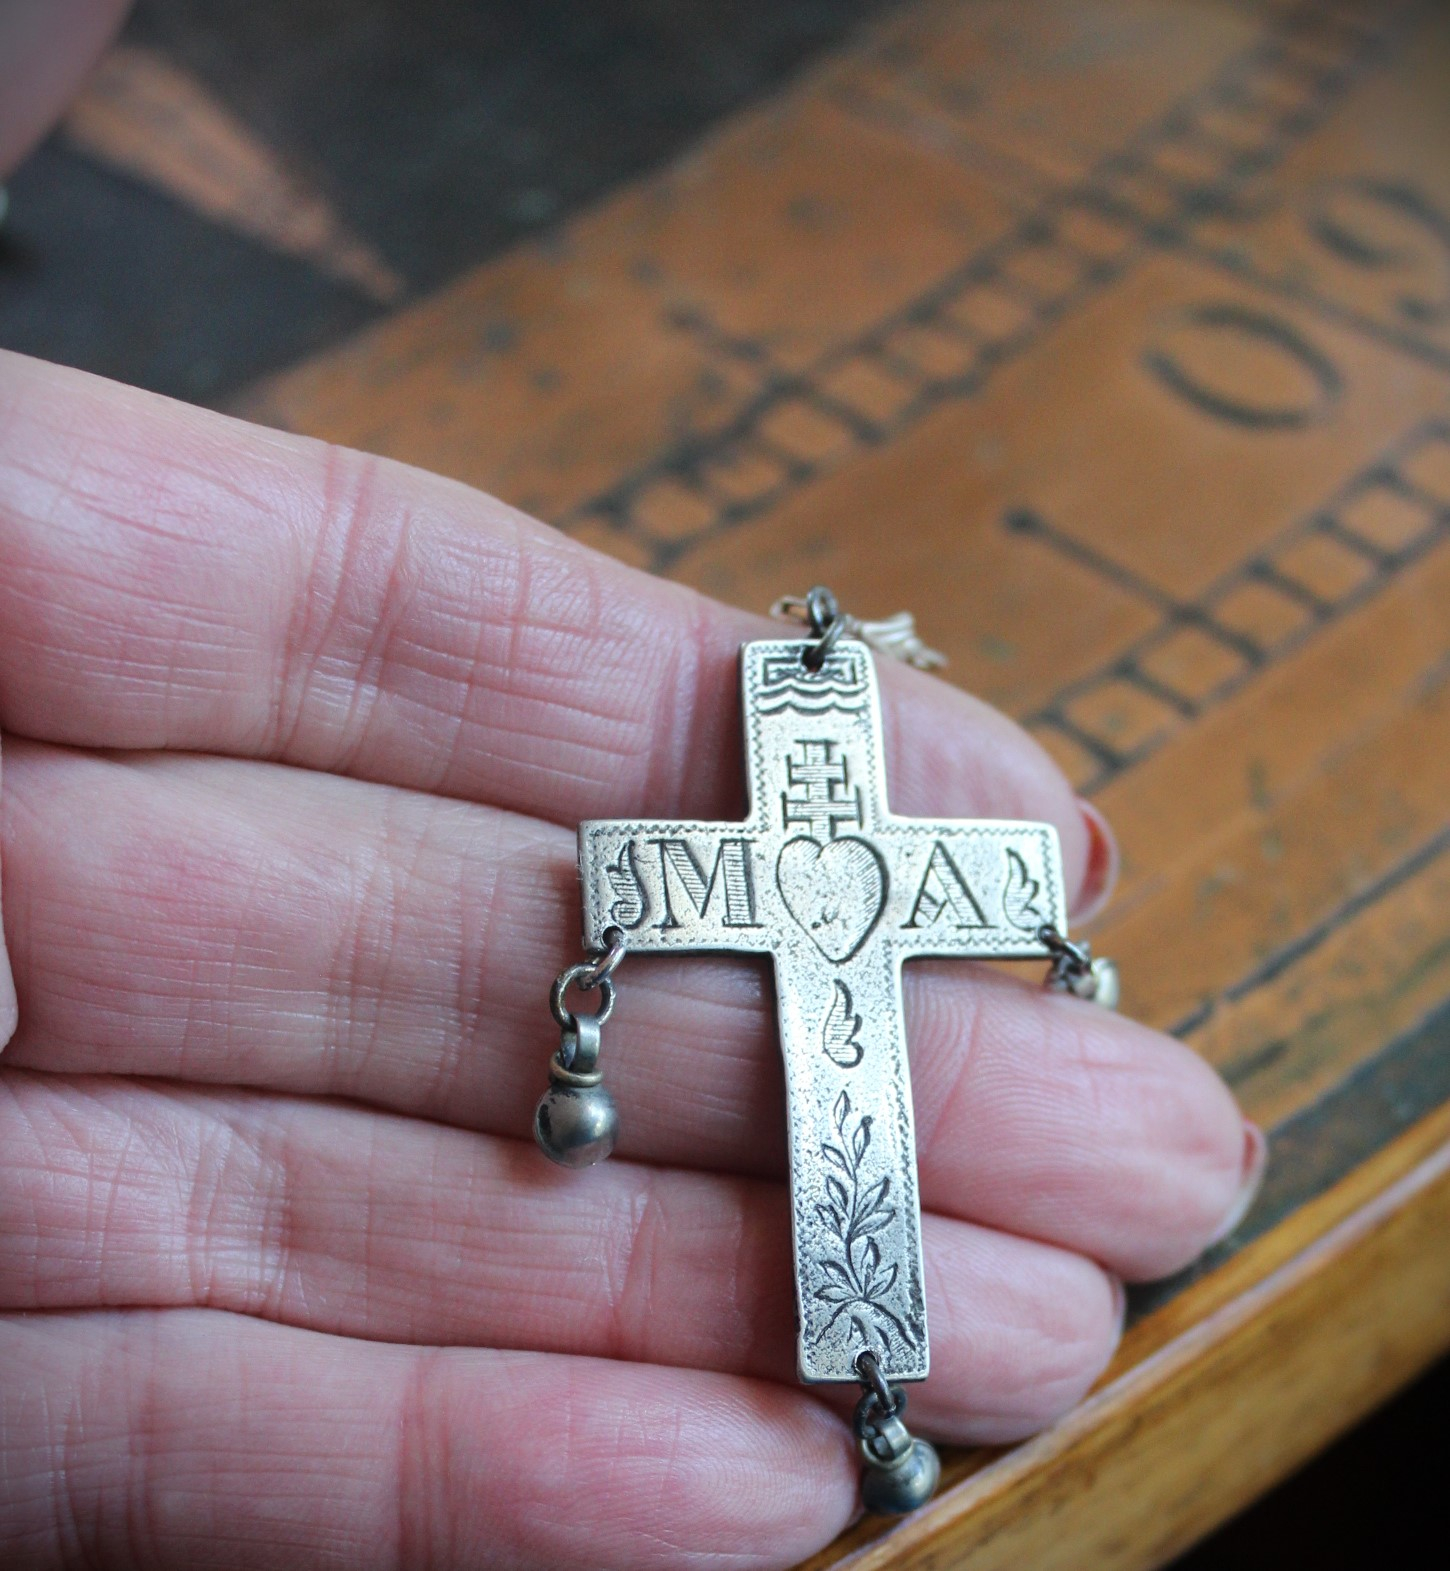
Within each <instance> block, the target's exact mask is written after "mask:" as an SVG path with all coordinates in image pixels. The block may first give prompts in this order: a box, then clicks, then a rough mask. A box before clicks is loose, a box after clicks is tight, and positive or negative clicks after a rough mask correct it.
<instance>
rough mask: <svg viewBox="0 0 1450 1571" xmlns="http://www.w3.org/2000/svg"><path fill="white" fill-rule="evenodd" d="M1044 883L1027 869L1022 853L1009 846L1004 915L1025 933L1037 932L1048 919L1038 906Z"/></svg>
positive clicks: (1003, 901) (1003, 898) (1003, 906)
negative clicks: (1039, 881)
mask: <svg viewBox="0 0 1450 1571" xmlns="http://www.w3.org/2000/svg"><path fill="white" fill-rule="evenodd" d="M1041 892H1042V885H1041V884H1040V883H1038V881H1037V880H1036V879H1035V878H1034V877H1033V876H1032V875H1031V873H1029V872H1028V871H1027V864H1026V862H1024V861H1023V860H1022V857H1021V854H1020V853H1019V852H1017V851H1014V850H1013V849H1012V848H1011V847H1010V846H1009V847H1008V848H1007V884H1006V887H1005V888H1004V889H1003V891H1002V915H1003V916H1005V917H1006V918H1007V920H1008V921H1009V922H1010V923H1011V924H1012V926H1013V927H1016V928H1020V929H1021V930H1022V931H1023V932H1024V933H1035V932H1036V931H1037V929H1038V928H1039V927H1041V926H1042V924H1043V923H1044V922H1045V921H1046V920H1047V918H1046V917H1044V916H1043V914H1042V912H1041V911H1040V910H1038V908H1037V897H1038V895H1039V894H1040V893H1041Z"/></svg>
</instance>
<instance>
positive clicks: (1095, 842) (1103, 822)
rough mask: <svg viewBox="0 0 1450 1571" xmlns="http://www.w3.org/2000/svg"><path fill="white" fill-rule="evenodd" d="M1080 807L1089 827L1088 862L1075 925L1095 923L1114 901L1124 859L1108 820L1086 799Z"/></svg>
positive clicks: (1083, 799) (1075, 913) (1078, 894)
mask: <svg viewBox="0 0 1450 1571" xmlns="http://www.w3.org/2000/svg"><path fill="white" fill-rule="evenodd" d="M1077 805H1078V811H1079V812H1080V813H1081V814H1082V818H1083V823H1085V824H1086V825H1087V832H1088V859H1087V870H1086V871H1085V872H1084V874H1083V880H1082V887H1081V888H1080V889H1079V890H1078V893H1077V902H1076V904H1075V905H1074V906H1073V909H1072V918H1073V921H1075V922H1091V921H1092V919H1093V918H1094V917H1095V916H1096V915H1097V914H1098V912H1099V911H1101V910H1102V908H1103V907H1104V906H1105V905H1106V904H1107V903H1108V901H1109V900H1111V899H1112V898H1113V890H1114V888H1116V886H1117V882H1118V869H1119V867H1120V866H1121V865H1122V856H1121V854H1120V852H1119V851H1118V838H1117V836H1116V835H1115V834H1114V833H1113V831H1112V829H1111V828H1110V827H1109V826H1108V821H1107V819H1106V818H1104V817H1103V815H1102V814H1101V813H1100V812H1099V811H1098V809H1097V808H1096V807H1094V806H1093V804H1092V803H1091V802H1089V801H1088V800H1087V799H1086V798H1085V797H1078V799H1077Z"/></svg>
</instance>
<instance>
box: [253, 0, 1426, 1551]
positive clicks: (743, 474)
mask: <svg viewBox="0 0 1450 1571" xmlns="http://www.w3.org/2000/svg"><path fill="white" fill-rule="evenodd" d="M1447 155H1450V12H1447V11H1446V10H1445V9H1444V8H1436V7H1430V6H1426V7H1397V6H1389V5H1383V6H1379V5H1360V6H1355V5H1322V6H1310V7H1299V6H1292V7H1290V6H1281V5H1269V4H1265V5H1254V4H1248V3H1244V4H1233V3H1230V0H1111V3H1109V0H1089V3H1081V4H1077V3H1072V4H1069V3H1066V0H1047V3H1042V4H1038V5H1033V6H1023V5H1020V4H1014V3H1008V0H985V3H977V4H970V3H958V0H942V3H927V4H920V5H915V6H910V7H906V8H903V9H902V10H900V11H899V12H897V13H895V14H894V15H893V16H892V17H891V19H890V20H889V21H888V22H887V23H886V24H885V25H884V26H881V27H878V28H876V29H874V30H872V31H869V32H867V33H865V34H863V35H862V36H861V37H860V38H859V39H858V40H857V42H856V43H855V45H854V46H853V47H851V48H850V49H848V50H846V51H844V52H843V53H841V54H840V55H839V56H837V57H835V58H833V59H831V60H829V61H827V62H826V63H825V64H824V65H822V66H820V67H818V68H817V69H815V70H813V71H812V72H811V73H810V74H809V75H808V76H807V77H806V78H805V79H804V80H802V81H800V82H799V83H797V84H796V85H795V86H794V87H792V88H791V89H790V90H789V91H788V92H786V93H785V94H784V95H782V96H781V97H779V98H778V99H776V100H775V101H772V102H770V103H768V104H766V105H764V106H762V107H760V108H757V109H755V110H752V111H751V112H749V113H748V114H746V115H744V116H743V117H741V118H739V119H737V120H735V121H733V122H731V123H728V124H727V125H725V126H724V127H723V128H721V129H719V130H718V131H717V132H716V133H714V134H713V135H711V136H710V137H709V138H708V139H707V140H706V141H705V142H704V143H703V144H702V145H701V146H699V147H698V148H697V149H695V150H694V151H693V152H692V153H691V154H690V155H689V156H688V157H686V158H685V159H683V160H682V161H680V162H679V163H678V164H677V165H675V166H674V167H672V168H670V169H668V170H666V171H665V172H663V173H662V174H660V175H658V176H656V177H653V178H651V179H649V180H648V181H646V182H644V183H643V184H640V185H638V186H636V187H633V188H631V189H629V190H627V191H625V192H623V193H622V194H619V195H617V196H615V197H613V198H612V199H610V200H609V201H608V202H606V203H604V204H603V205H602V206H600V207H598V208H596V209H595V210H593V211H591V212H589V213H587V214H586V215H585V216H584V217H582V218H581V219H578V220H577V221H575V222H573V223H571V224H569V225H568V226H567V227H565V228H564V229H562V230H560V231H558V232H557V233H555V234H553V235H551V236H549V237H548V239H547V240H546V241H544V242H542V243H540V244H539V245H537V246H533V247H530V248H528V249H526V250H522V251H519V252H516V253H514V254H511V255H509V256H506V257H505V258H503V259H502V260H500V261H497V262H493V263H490V264H488V265H486V266H483V267H481V268H479V269H478V270H477V271H476V272H474V273H472V274H470V275H467V276H465V277H463V278H462V279H460V280H459V281H457V282H456V283H454V284H452V285H450V286H449V287H447V288H445V289H444V290H443V291H441V292H440V293H439V294H437V295H435V296H433V297H432V298H429V299H427V300H425V301H423V302H422V303H421V304H416V305H412V306H409V307H408V308H406V309H404V310H401V311H399V312H398V313H397V314H395V315H393V316H392V317H391V318H389V319H388V320H387V321H385V322H384V323H383V324H382V325H380V326H378V327H376V328H374V329H371V330H369V331H368V332H366V333H364V334H363V335H361V336H360V337H358V338H357V339H355V340H353V341H351V342H349V343H346V344H344V345H342V346H340V347H338V348H336V349H333V350H331V351H329V352H327V353H326V354H324V355H322V356H320V357H319V358H317V359H315V360H312V361H310V362H308V363H306V364H302V365H299V366H297V367H295V368H293V369H292V370H290V371H288V372H286V373H284V374H283V375H281V376H278V377H276V378H273V379H271V380H270V381H269V382H267V383H266V384H265V385H263V386H260V387H257V388H254V389H252V390H251V391H250V392H249V393H248V394H246V395H245V396H244V397H243V398H242V399H240V400H239V401H238V404H237V407H239V408H241V409H243V410H244V411H246V412H247V413H250V414H252V415H253V416H255V417H258V418H262V419H266V420H269V421H272V422H274V423H277V424H280V425H285V426H288V427H291V428H294V429H297V430H302V431H308V432H313V433H316V434H319V435H322V436H325V437H329V438H332V439H335V440H338V441H342V442H346V443H350V444H353V445H356V446H361V447H364V448H369V449H372V450H374V451H378V452H383V453H387V454H391V455H394V456H398V457H401V458H405V459H408V460H411V461H413V462H415V463H419V464H423V465H427V466H429V467H432V468H436V469H440V470H443V471H445V472H447V473H449V474H453V475H456V476H459V477H461V478H463V479H466V480H469V481H472V482H474V483H475V484H478V485H480V486H483V487H485V488H487V489H489V490H492V491H494V492H496V493H498V494H500V495H502V496H504V497H506V498H507V499H509V500H510V501H513V502H515V503H517V504H518V505H520V506H522V507H525V508H528V509H530V510H532V511H534V512H536V513H538V514H540V515H541V516H543V517H545V518H548V519H550V520H552V521H554V522H556V523H558V524H559V525H560V526H561V527H563V528H565V529H567V530H570V531H571V532H573V533H576V534H578V535H579V536H580V537H582V538H585V539H587V540H589V541H590V542H591V543H593V544H596V545H598V546H600V547H602V548H603V549H605V550H608V551H612V552H614V553H616V554H617V555H619V556H620V557H622V558H624V559H626V560H629V561H633V562H636V563H638V564H640V565H642V566H646V567H649V568H652V569H654V570H656V571H660V572H664V573H668V574H670V575H673V576H676V577H679V578H681V579H684V580H687V581H689V582H691V583H694V584H697V585H699V586H700V587H702V588H704V589H706V590H709V591H711V592H712V593H715V594H718V595H721V596H723V597H725V598H727V599H731V600H735V601H738V602H740V603H741V604H744V605H749V606H753V607H762V606H764V605H765V604H767V603H768V602H769V601H770V600H771V599H773V598H774V597H775V596H776V595H777V594H779V593H781V592H784V591H799V590H802V589H804V588H805V587H806V586H807V585H809V584H811V583H813V582H818V581H824V582H828V583H830V584H831V585H832V586H833V587H834V588H836V590H837V591H838V592H839V594H840V595H841V597H842V599H843V600H844V601H845V602H846V603H847V604H848V605H850V606H852V607H854V608H856V609H858V610H860V611H861V612H862V613H864V614H868V615H871V614H878V613H886V612H890V611H893V610H896V609H898V608H899V607H901V606H903V605H905V606H910V607H912V608H913V609H915V611H916V612H917V614H918V616H919V618H920V620H921V622H922V625H923V630H924V631H925V633H926V635H927V636H928V638H929V639H930V640H931V641H932V642H933V643H936V644H938V645H940V646H941V647H943V648H944V649H945V650H946V651H947V652H948V653H949V654H950V656H951V660H952V666H951V669H950V675H951V677H952V678H953V679H954V680H956V681H958V682H960V683H962V684H963V685H965V686H967V687H969V688H971V689H973V690H975V691H977V692H979V693H981V694H983V695H984V696H985V697H987V698H989V699H990V700H992V701H993V702H994V703H997V704H1000V705H1002V706H1003V707H1005V708H1007V709H1008V710H1009V711H1011V712H1012V713H1014V714H1016V715H1018V716H1019V717H1020V718H1021V719H1022V720H1023V721H1024V723H1026V724H1028V725H1029V726H1030V727H1031V728H1032V729H1033V730H1034V731H1035V732H1036V733H1037V734H1038V735H1039V736H1040V737H1041V738H1042V739H1043V741H1044V742H1045V743H1046V745H1047V746H1048V747H1049V748H1050V749H1051V750H1052V751H1053V752H1054V753H1055V755H1056V756H1057V757H1058V758H1059V759H1060V760H1061V761H1062V763H1063V765H1064V767H1065V768H1066V769H1067V771H1068V773H1069V774H1070V775H1071V776H1072V777H1073V778H1074V780H1075V781H1076V782H1077V784H1078V785H1079V786H1080V788H1082V789H1083V790H1084V791H1086V792H1089V793H1091V794H1092V795H1094V796H1095V798H1096V799H1097V800H1098V802H1099V803H1100V804H1101V805H1102V807H1103V808H1104V810H1105V811H1106V812H1107V814H1108V815H1109V817H1110V818H1111V820H1112V821H1113V823H1114V825H1115V826H1116V828H1117V830H1118V832H1119V835H1120V837H1121V839H1122V842H1123V848H1124V853H1125V869H1124V878H1123V883H1122V887H1121V891H1120V893H1119V896H1118V898H1117V900H1116V901H1115V903H1114V906H1113V908H1112V909H1111V910H1110V912H1109V913H1108V914H1107V916H1106V918H1105V919H1104V920H1103V921H1102V922H1101V924H1100V931H1099V932H1098V933H1096V934H1095V935H1094V937H1095V938H1096V939H1098V940H1099V941H1100V944H1101V947H1102V948H1103V949H1105V950H1106V951H1108V952H1110V953H1113V954H1114V955H1115V956H1116V957H1117V958H1118V959H1119V961H1120V963H1121V965H1122V968H1123V976H1124V1007H1125V1008H1126V1009H1127V1010H1128V1011H1130V1012H1132V1013H1134V1014H1136V1015H1138V1016H1139V1017H1141V1018H1143V1019H1146V1020H1149V1021H1151V1022H1152V1023H1154V1024H1156V1025H1160V1026H1163V1027H1166V1028H1170V1029H1175V1030H1177V1031H1179V1032H1180V1033H1181V1034H1183V1035H1185V1036H1186V1037H1187V1039H1188V1040H1189V1041H1190V1042H1192V1043H1193V1045H1194V1046H1195V1047H1197V1048H1198V1049H1199V1050H1200V1051H1201V1052H1203V1053H1204V1054H1205V1055H1207V1056H1208V1057H1209V1058H1210V1059H1211V1060H1212V1061H1213V1062H1214V1063H1215V1064H1217V1065H1218V1066H1219V1067H1220V1068H1221V1069H1222V1070H1223V1071H1224V1073H1225V1074H1226V1075H1227V1076H1228V1077H1229V1079H1230V1080H1231V1082H1232V1083H1233V1084H1234V1086H1235V1088H1236V1090H1237V1092H1238V1094H1239V1095H1240V1096H1241V1098H1242V1099H1243V1101H1244V1103H1245V1105H1246V1107H1247V1108H1248V1111H1249V1112H1250V1113H1251V1114H1252V1115H1253V1116H1255V1117H1256V1118H1258V1119H1259V1120H1260V1121H1261V1122H1263V1123H1264V1124H1265V1125H1266V1126H1267V1127H1269V1129H1270V1130H1271V1137H1272V1140H1273V1147H1274V1158H1273V1162H1272V1165H1271V1170H1270V1176H1269V1181H1268V1186H1267V1188H1266V1191H1265V1196H1264V1198H1263V1200H1262V1201H1261V1203H1260V1205H1259V1207H1258V1208H1257V1209H1256V1211H1255V1212H1254V1213H1253V1214H1252V1215H1251V1216H1250V1217H1249V1218H1248V1220H1247V1221H1246V1223H1245V1225H1244V1227H1243V1228H1242V1229H1241V1230H1240V1233H1239V1235H1238V1236H1237V1237H1236V1238H1235V1239H1233V1240H1230V1242H1229V1243H1228V1244H1227V1245H1226V1246H1224V1247H1223V1248H1222V1249H1220V1250H1219V1251H1218V1252H1216V1254H1215V1256H1214V1258H1213V1259H1212V1260H1210V1261H1208V1262H1205V1264H1204V1265H1203V1266H1202V1267H1201V1268H1200V1269H1199V1270H1198V1271H1197V1272H1196V1273H1193V1274H1190V1276H1189V1277H1188V1278H1186V1279H1185V1280H1184V1281H1182V1282H1178V1283H1175V1284H1169V1285H1167V1286H1165V1287H1163V1288H1160V1289H1156V1290H1154V1291H1152V1292H1150V1293H1148V1294H1145V1295H1143V1297H1142V1300H1141V1303H1140V1306H1139V1308H1140V1318H1139V1319H1138V1321H1137V1323H1136V1325H1135V1327H1134V1329H1133V1330H1132V1332H1131V1333H1130V1336H1129V1338H1128V1341H1127V1343H1126V1345H1125V1348H1124V1351H1123V1354H1122V1356H1121V1357H1120V1358H1119V1360H1118V1362H1117V1364H1116V1365H1115V1366H1114V1369H1113V1371H1111V1372H1110V1374H1109V1376H1108V1377H1107V1380H1106V1382H1105V1384H1104V1386H1103V1387H1102V1388H1101V1390H1100V1392H1099V1394H1098V1395H1097V1396H1096V1397H1095V1398H1094V1399H1093V1400H1092V1401H1091V1402H1090V1403H1089V1405H1088V1406H1087V1407H1086V1408H1084V1409H1083V1410H1082V1411H1081V1412H1079V1413H1078V1414H1076V1415H1074V1417H1073V1418H1071V1419H1070V1420H1068V1422H1067V1423H1066V1424H1065V1425H1064V1426H1062V1427H1061V1429H1060V1430H1058V1431H1054V1432H1053V1433H1052V1434H1049V1435H1047V1436H1045V1437H1042V1438H1041V1439H1039V1440H1038V1441H1035V1442H1033V1443H1031V1444H1030V1445H1028V1446H1026V1447H1022V1448H1020V1449H1019V1450H1018V1451H1016V1452H1015V1453H1012V1454H1010V1455H1008V1456H1006V1457H999V1458H983V1457H967V1456H961V1457H956V1458H952V1459H950V1465H949V1467H948V1480H949V1484H950V1487H949V1488H948V1489H947V1490H946V1491H945V1493H944V1495H943V1496H942V1498H941V1499H939V1500H938V1502H937V1503H936V1504H935V1505H934V1506H933V1507H932V1508H931V1509H930V1510H928V1511H927V1512H924V1513H922V1514H921V1515H920V1516H919V1517H917V1518H915V1519H913V1520H912V1521H911V1522H910V1523H908V1524H905V1525H903V1526H900V1527H897V1528H895V1529H891V1530H886V1531H885V1533H884V1536H882V1534H883V1530H882V1529H881V1528H879V1527H875V1526H867V1527H863V1528H861V1529H859V1530H858V1531H857V1533H856V1534H855V1535H854V1536H853V1537H851V1538H850V1539H849V1541H846V1542H843V1543H842V1544H841V1545H838V1546H836V1548H835V1549H833V1550H832V1551H830V1552H828V1553H827V1554H825V1555H824V1556H822V1557H821V1558H820V1561H819V1564H821V1565H826V1564H836V1563H850V1564H852V1565H861V1566H867V1565H869V1566H878V1565H879V1566H885V1565H893V1566H894V1565H902V1566H907V1565H910V1566H923V1567H924V1566H946V1565H958V1564H961V1565H969V1566H973V1567H996V1566H999V1565H1001V1566H1005V1565H1009V1564H1011V1565H1028V1564H1030V1565H1033V1566H1036V1567H1047V1566H1058V1565H1062V1566H1068V1565H1084V1564H1093V1565H1105V1566H1113V1567H1119V1566H1121V1567H1138V1566H1146V1565H1150V1564H1156V1563H1158V1562H1160V1561H1161V1560H1162V1559H1163V1558H1164V1557H1165V1556H1167V1555H1169V1554H1170V1553H1173V1552H1175V1551H1176V1550H1177V1549H1179V1548H1181V1547H1182V1546H1183V1545H1184V1544H1186V1543H1188V1542H1190V1541H1191V1540H1192V1538H1193V1537H1194V1536H1196V1535H1197V1534H1200V1533H1201V1532H1203V1531H1205V1530H1206V1529H1207V1528H1208V1527H1210V1526H1212V1525H1213V1524H1214V1523H1215V1522H1216V1521H1218V1520H1219V1519H1221V1517H1222V1516H1223V1515H1224V1514H1226V1513H1227V1512H1229V1511H1231V1510H1233V1509H1235V1508H1236V1507H1237V1506H1239V1505H1241V1504H1242V1503H1243V1502H1244V1501H1245V1500H1246V1499H1248V1498H1249V1497H1250V1496H1251V1495H1252V1494H1253V1493H1254V1492H1255V1491H1257V1490H1260V1489H1263V1488H1265V1487H1267V1486H1268V1485H1269V1484H1270V1483H1272V1482H1273V1481H1274V1479H1275V1478H1277V1477H1278V1476H1280V1475H1281V1474H1282V1473H1283V1472H1284V1471H1285V1470H1286V1469H1287V1468H1289V1467H1291V1466H1293V1465H1294V1464H1296V1463H1297V1462H1298V1461H1299V1460H1301V1459H1302V1458H1303V1457H1304V1456H1306V1455H1308V1454H1309V1453H1310V1452H1311V1451H1312V1450H1313V1449H1314V1448H1315V1447H1316V1446H1318V1445H1319V1444H1322V1443H1323V1442H1324V1441H1325V1440H1326V1439H1327V1438H1329V1437H1330V1436H1331V1435H1332V1434H1334V1433H1335V1432H1337V1430H1338V1429H1340V1428H1342V1427H1343V1426H1344V1425H1345V1424H1347V1423H1349V1422H1351V1421H1352V1420H1353V1419H1354V1418H1355V1417H1356V1416H1357V1415H1358V1414H1359V1413H1361V1412H1362V1411H1364V1410H1365V1408H1366V1407H1367V1406H1368V1405H1370V1404H1372V1403H1373V1402H1374V1401H1376V1400H1378V1399H1380V1398H1381V1397H1383V1396H1384V1395H1385V1394H1387V1393H1388V1392H1389V1391H1390V1390H1392V1389H1393V1388H1394V1386H1395V1385H1396V1384H1397V1383H1399V1382H1401V1381H1403V1380H1404V1379H1406V1378H1408V1377H1409V1376H1410V1375H1412V1374H1413V1373H1414V1371H1415V1370H1416V1369H1417V1368H1419V1367H1421V1366H1422V1365H1423V1364H1424V1363H1425V1362H1426V1361H1428V1360H1429V1359H1430V1358H1431V1357H1432V1356H1434V1354H1435V1353H1436V1352H1437V1351H1438V1350H1439V1349H1440V1348H1442V1347H1444V1346H1445V1345H1447V1343H1450V1227H1447V1223H1450V1198H1447V1196H1450V1189H1447V1181H1446V1153H1447V1149H1450V1147H1447V1139H1450V1116H1447V1112H1446V1107H1447V1103H1450V1012H1447V999H1450V918H1447V913H1450V901H1447V896H1450V856H1447V851H1450V829H1447V812H1446V804H1447V802H1450V690H1447V678H1450V660H1447V650H1450V553H1447V551H1446V539H1447V535H1450V156H1447Z"/></svg>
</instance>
